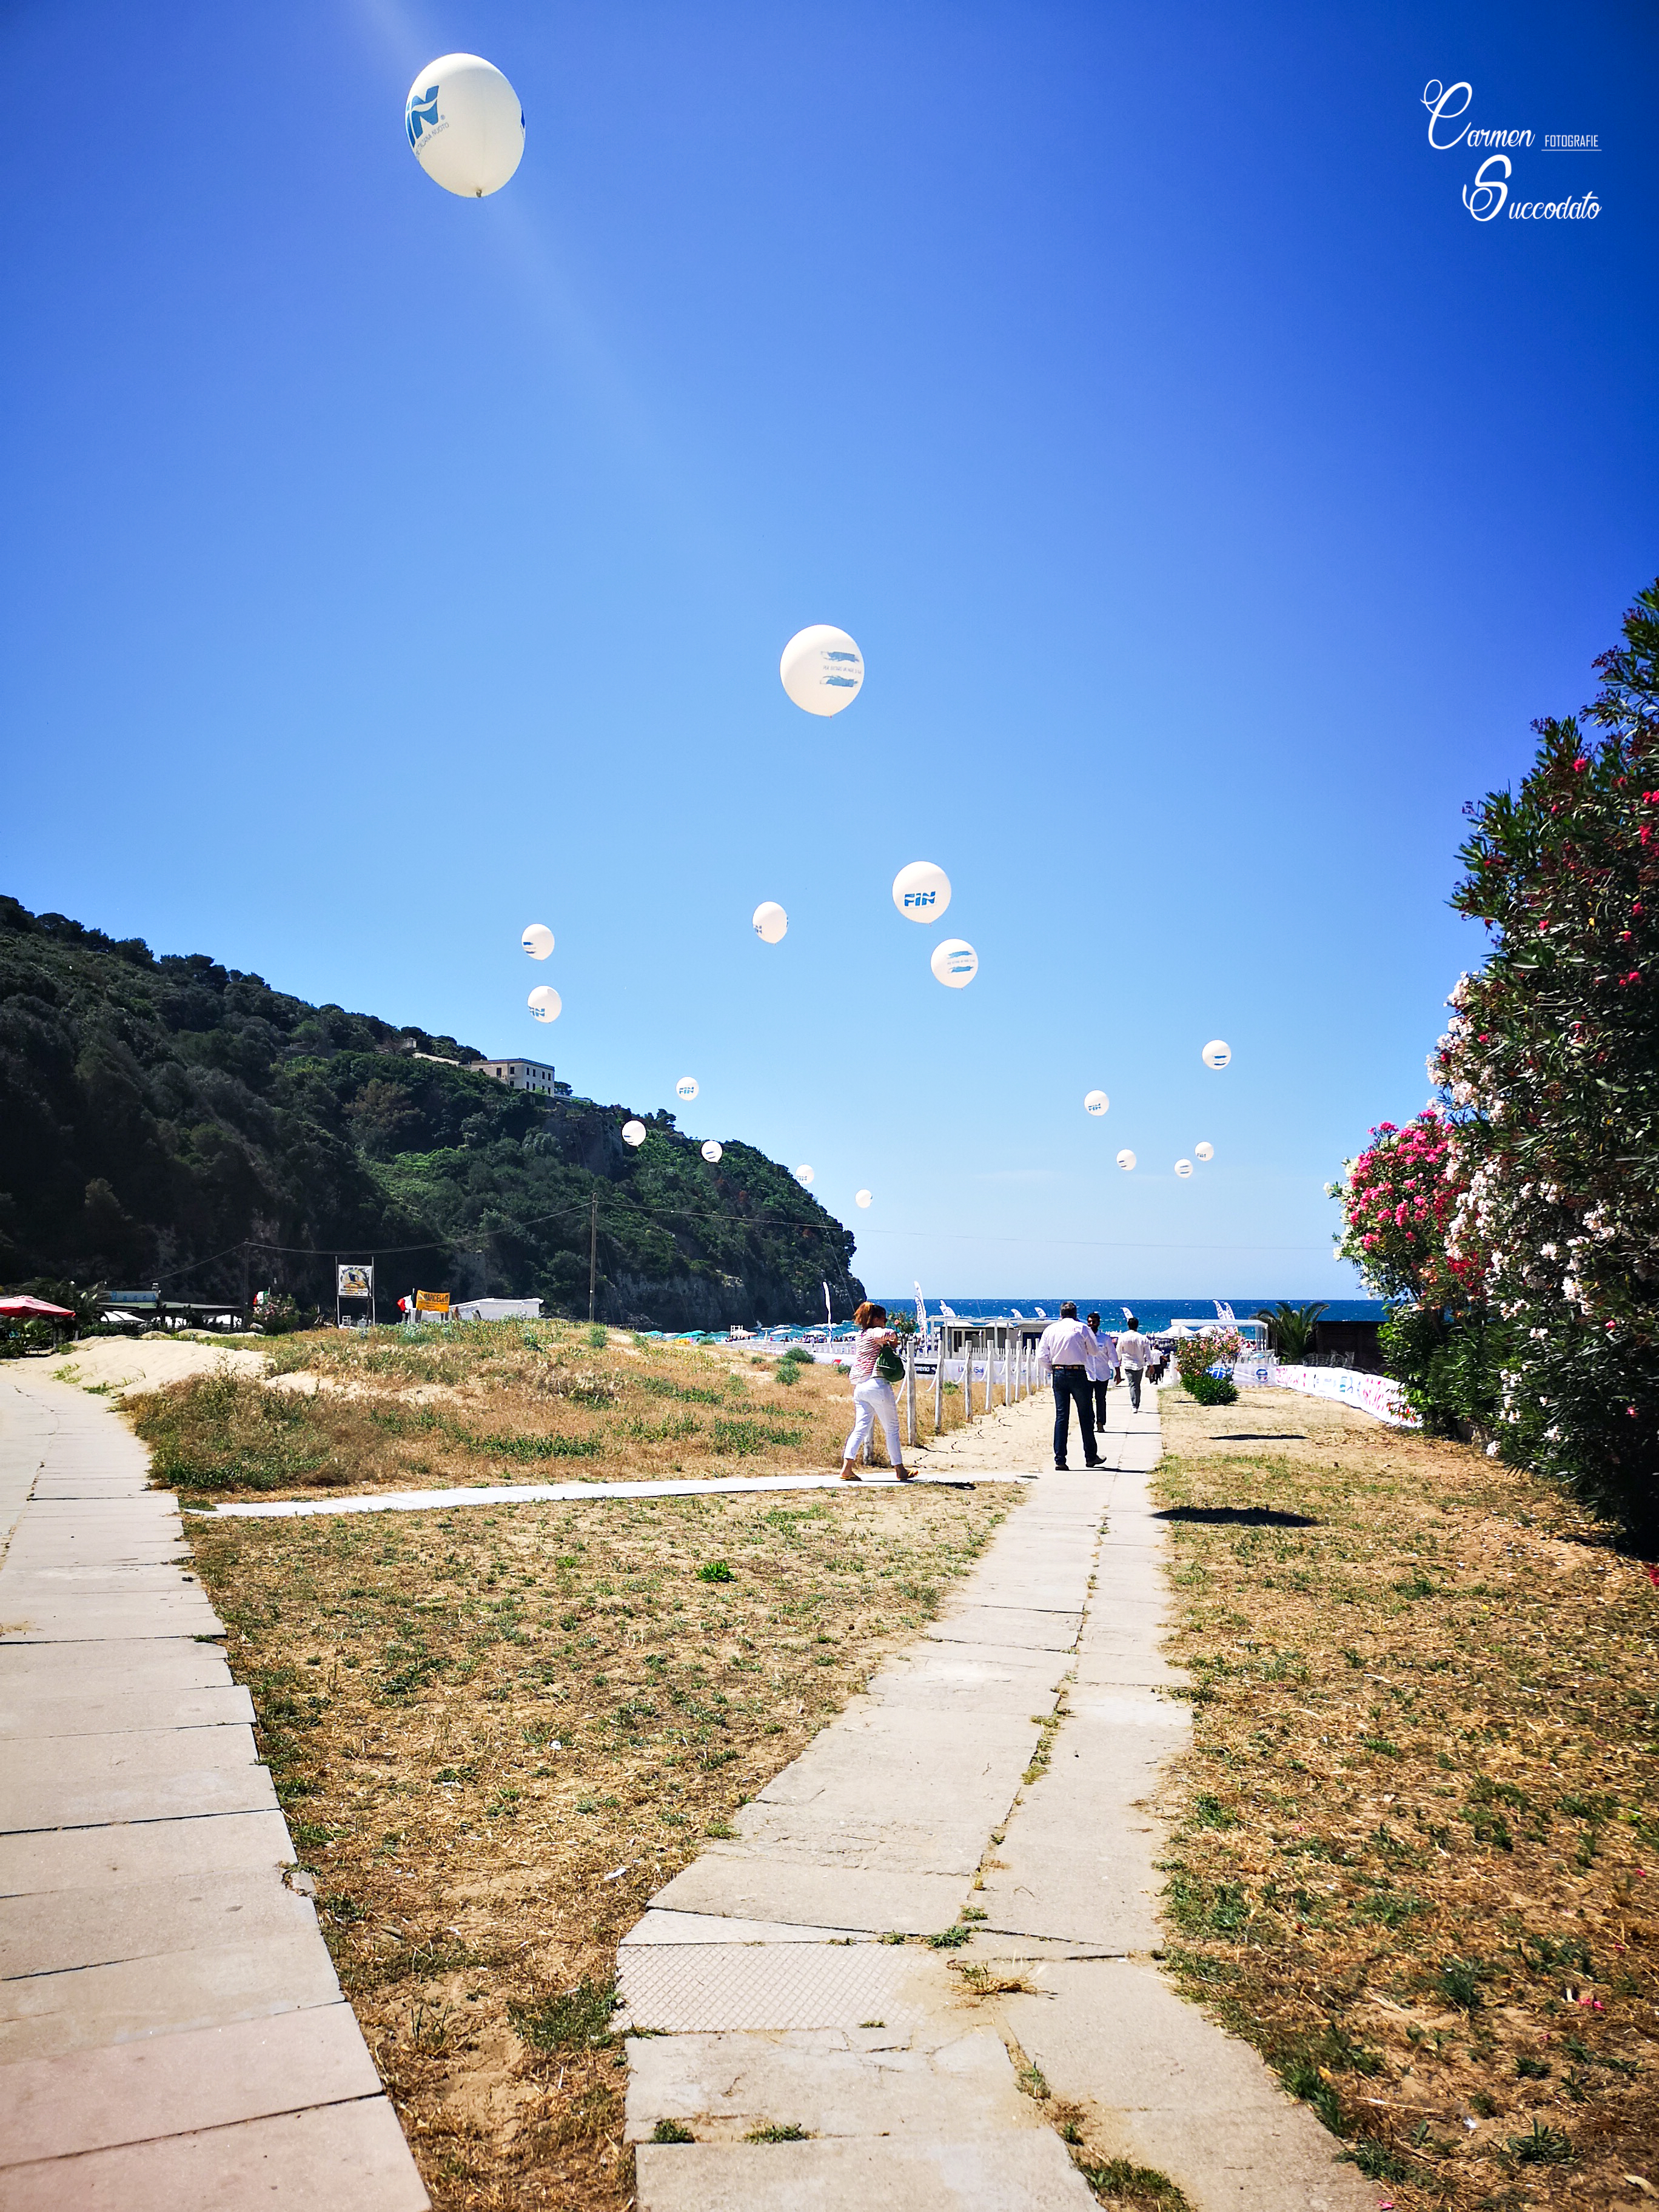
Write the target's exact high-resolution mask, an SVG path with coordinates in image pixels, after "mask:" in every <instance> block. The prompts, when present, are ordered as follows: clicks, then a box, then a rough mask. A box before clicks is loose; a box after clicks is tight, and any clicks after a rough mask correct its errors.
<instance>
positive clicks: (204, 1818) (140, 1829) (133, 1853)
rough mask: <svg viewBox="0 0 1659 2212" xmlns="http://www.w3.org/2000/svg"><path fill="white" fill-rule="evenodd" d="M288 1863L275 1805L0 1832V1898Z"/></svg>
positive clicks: (290, 1856) (288, 1848) (290, 1848)
mask: <svg viewBox="0 0 1659 2212" xmlns="http://www.w3.org/2000/svg"><path fill="white" fill-rule="evenodd" d="M293 1862H294V1844H293V1841H292V1839H291V1838H290V1837H289V1832H288V1823H287V1821H286V1820H284V1819H283V1815H282V1814H281V1812H280V1811H279V1810H277V1808H276V1806H275V1805H274V1804H272V1805H270V1806H268V1807H263V1808H259V1809H258V1810H257V1811H254V1812H251V1813H220V1814H206V1815H201V1816H196V1817H187V1818H185V1819H180V1820H137V1821H133V1822H131V1823H130V1824H121V1823H118V1824H116V1825H115V1826H111V1827H91V1828H68V1829H52V1828H49V1829H46V1830H45V1831H40V1830H36V1831H35V1832H33V1833H29V1834H23V1835H15V1836H6V1835H0V1897H21V1896H27V1895H40V1894H45V1893H46V1892H48V1891H51V1890H60V1889H81V1890H94V1889H98V1888H100V1887H104V1886H105V1885H106V1884H114V1885H117V1886H119V1885H121V1884H124V1883H131V1882H140V1881H159V1880H161V1878H162V1877H163V1876H165V1875H175V1874H197V1873H207V1872H222V1873H225V1874H234V1873H237V1872H239V1871H240V1870H241V1869H246V1868H249V1867H270V1868H272V1869H276V1868H279V1867H284V1866H291V1865H292V1864H293Z"/></svg>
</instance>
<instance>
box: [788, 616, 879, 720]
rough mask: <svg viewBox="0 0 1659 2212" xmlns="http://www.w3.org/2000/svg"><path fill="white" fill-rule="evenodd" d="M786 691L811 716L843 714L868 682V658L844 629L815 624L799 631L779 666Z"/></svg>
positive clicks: (831, 624)
mask: <svg viewBox="0 0 1659 2212" xmlns="http://www.w3.org/2000/svg"><path fill="white" fill-rule="evenodd" d="M778 674H779V675H780V676H781V678H782V679H783V688H784V690H786V691H787V693H788V694H789V696H790V697H791V698H792V699H793V701H794V702H795V704H796V705H797V706H798V707H803V708H805V710H806V712H807V713H808V714H840V712H841V710H842V708H843V707H850V706H851V705H852V703H853V702H854V699H856V698H857V697H858V696H859V692H860V689H861V687H862V685H863V683H864V655H863V654H862V653H860V651H859V649H858V647H857V646H856V645H854V642H853V641H852V639H851V638H850V637H848V635H847V633H846V631H845V630H844V629H836V627H835V626H834V624H833V623H813V624H812V625H811V629H802V630H797V631H796V633H795V635H793V637H792V638H791V639H790V641H789V642H788V644H787V645H786V646H785V647H784V648H783V658H782V659H781V660H780V661H779V663H778Z"/></svg>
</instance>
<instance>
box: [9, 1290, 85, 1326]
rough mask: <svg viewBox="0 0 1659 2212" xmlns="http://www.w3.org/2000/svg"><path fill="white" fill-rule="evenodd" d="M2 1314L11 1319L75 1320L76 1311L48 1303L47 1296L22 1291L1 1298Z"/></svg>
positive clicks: (68, 1307)
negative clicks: (30, 1294) (32, 1295)
mask: <svg viewBox="0 0 1659 2212" xmlns="http://www.w3.org/2000/svg"><path fill="white" fill-rule="evenodd" d="M0 1314H4V1315H5V1316H6V1317H7V1319H8V1320H9V1321H73V1320H74V1319H75V1313H74V1310H73V1308H72V1307H70V1306H54V1305H48V1304H47V1303H46V1300H45V1298H32V1297H29V1296H28V1294H27V1291H19V1292H18V1293H17V1295H16V1297H10V1298H0Z"/></svg>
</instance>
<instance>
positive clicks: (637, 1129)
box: [622, 1121, 645, 1145]
mask: <svg viewBox="0 0 1659 2212" xmlns="http://www.w3.org/2000/svg"><path fill="white" fill-rule="evenodd" d="M622 1139H623V1144H625V1145H642V1144H643V1143H644V1142H645V1124H644V1122H643V1121H624V1122H623V1127H622Z"/></svg>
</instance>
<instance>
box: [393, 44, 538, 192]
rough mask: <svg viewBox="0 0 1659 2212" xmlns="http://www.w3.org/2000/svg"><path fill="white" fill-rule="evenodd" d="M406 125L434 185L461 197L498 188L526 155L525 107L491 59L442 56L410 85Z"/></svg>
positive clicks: (411, 144)
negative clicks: (488, 60)
mask: <svg viewBox="0 0 1659 2212" xmlns="http://www.w3.org/2000/svg"><path fill="white" fill-rule="evenodd" d="M404 128H405V129H406V130H407V131H408V133H409V143H410V150H411V152H412V153H413V154H414V156H415V159H416V161H418V162H419V163H420V165H421V167H422V168H423V169H424V170H425V171H426V173H427V174H428V177H430V178H431V179H432V181H433V183H434V184H435V185H442V186H443V188H444V190H445V191H447V192H455V193H458V194H459V196H460V197H461V198H462V199H467V200H481V199H483V197H484V195H485V193H486V192H498V191H500V190H501V186H502V185H504V184H505V183H506V182H507V179H508V178H509V177H510V176H511V175H512V174H513V171H514V170H515V169H516V168H517V167H518V166H519V163H520V161H522V159H523V158H524V110H523V108H522V107H521V106H520V104H519V95H518V94H517V93H516V92H514V91H513V88H512V86H511V85H510V84H509V83H508V82H507V79H506V78H505V77H504V76H502V75H501V71H500V70H498V69H497V68H496V67H495V64H493V63H492V62H487V61H483V60H482V59H481V58H479V56H478V55H477V54H441V55H440V56H439V58H438V59H437V60H436V61H435V62H428V64H427V65H426V67H425V68H424V69H423V70H422V71H421V73H420V75H419V76H417V77H416V80H415V82H414V83H413V84H411V85H410V88H409V98H408V100H407V101H406V102H405V103H404Z"/></svg>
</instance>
